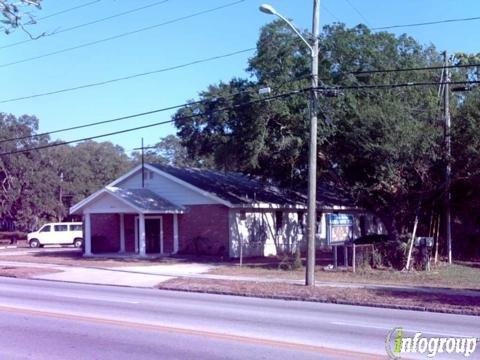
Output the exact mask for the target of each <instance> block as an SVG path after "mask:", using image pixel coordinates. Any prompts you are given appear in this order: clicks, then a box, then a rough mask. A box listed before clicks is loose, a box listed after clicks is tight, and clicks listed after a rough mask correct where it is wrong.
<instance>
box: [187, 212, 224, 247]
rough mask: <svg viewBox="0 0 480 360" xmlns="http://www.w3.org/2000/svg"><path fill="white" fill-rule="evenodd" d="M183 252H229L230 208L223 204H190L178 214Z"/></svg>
mask: <svg viewBox="0 0 480 360" xmlns="http://www.w3.org/2000/svg"><path fill="white" fill-rule="evenodd" d="M178 230H179V231H178V232H179V249H180V252H182V253H191V254H194V253H200V254H207V255H226V254H228V241H229V240H228V234H229V230H228V208H227V207H226V206H223V205H190V206H187V209H186V212H185V214H181V215H178Z"/></svg>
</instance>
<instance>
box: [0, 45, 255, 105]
mask: <svg viewBox="0 0 480 360" xmlns="http://www.w3.org/2000/svg"><path fill="white" fill-rule="evenodd" d="M253 50H255V48H248V49H243V50H239V51H234V52H231V53H227V54H222V55H217V56H212V57H209V58H204V59H199V60H194V61H190V62H188V63H184V64H180V65H174V66H169V67H166V68H163V69H158V70H152V71H147V72H143V73H138V74H132V75H127V76H122V77H119V78H114V79H110V80H104V81H98V82H94V83H90V84H84V85H78V86H73V87H69V88H64V89H60V90H53V91H48V92H44V93H38V94H33V95H27V96H20V97H16V98H10V99H5V100H0V104H4V103H9V102H15V101H20V100H27V99H34V98H38V97H43V96H48V95H54V94H61V93H65V92H71V91H76V90H81V89H87V88H91V87H96V86H102V85H107V84H111V83H115V82H119V81H125V80H130V79H134V78H139V77H144V76H149V75H153V74H159V73H163V72H168V71H173V70H178V69H182V68H186V67H189V66H193V65H198V64H202V63H206V62H210V61H214V60H219V59H224V58H227V57H232V56H235V55H239V54H244V53H247V52H250V51H253Z"/></svg>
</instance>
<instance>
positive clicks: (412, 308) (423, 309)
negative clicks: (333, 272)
mask: <svg viewBox="0 0 480 360" xmlns="http://www.w3.org/2000/svg"><path fill="white" fill-rule="evenodd" d="M156 288H157V289H159V290H168V291H182V292H187V293H200V294H213V295H228V296H241V297H253V298H260V299H272V300H286V301H307V302H315V303H323V304H337V305H353V306H366V307H374V308H382V309H394V310H410V311H421V312H433V313H443V314H453V315H469V316H479V317H480V311H477V310H459V309H448V308H445V309H436V308H430V307H428V306H413V305H412V306H408V305H392V304H386V303H362V302H358V301H348V300H336V299H331V300H329V299H312V298H303V297H300V296H285V295H263V294H252V293H233V292H228V291H217V290H188V289H178V288H174V287H168V286H165V287H163V286H161V285H160V286H157V287H156Z"/></svg>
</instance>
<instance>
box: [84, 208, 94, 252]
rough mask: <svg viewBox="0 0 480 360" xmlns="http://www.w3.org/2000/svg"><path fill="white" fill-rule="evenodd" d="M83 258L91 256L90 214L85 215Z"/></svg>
mask: <svg viewBox="0 0 480 360" xmlns="http://www.w3.org/2000/svg"><path fill="white" fill-rule="evenodd" d="M84 226H85V239H84V240H85V253H84V255H85V256H91V255H92V228H91V221H90V213H86V214H85V224H84Z"/></svg>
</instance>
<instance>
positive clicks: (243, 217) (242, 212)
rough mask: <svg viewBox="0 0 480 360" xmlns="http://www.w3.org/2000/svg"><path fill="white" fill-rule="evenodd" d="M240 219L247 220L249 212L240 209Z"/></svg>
mask: <svg viewBox="0 0 480 360" xmlns="http://www.w3.org/2000/svg"><path fill="white" fill-rule="evenodd" d="M240 220H247V213H246V212H245V210H242V211H240Z"/></svg>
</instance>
